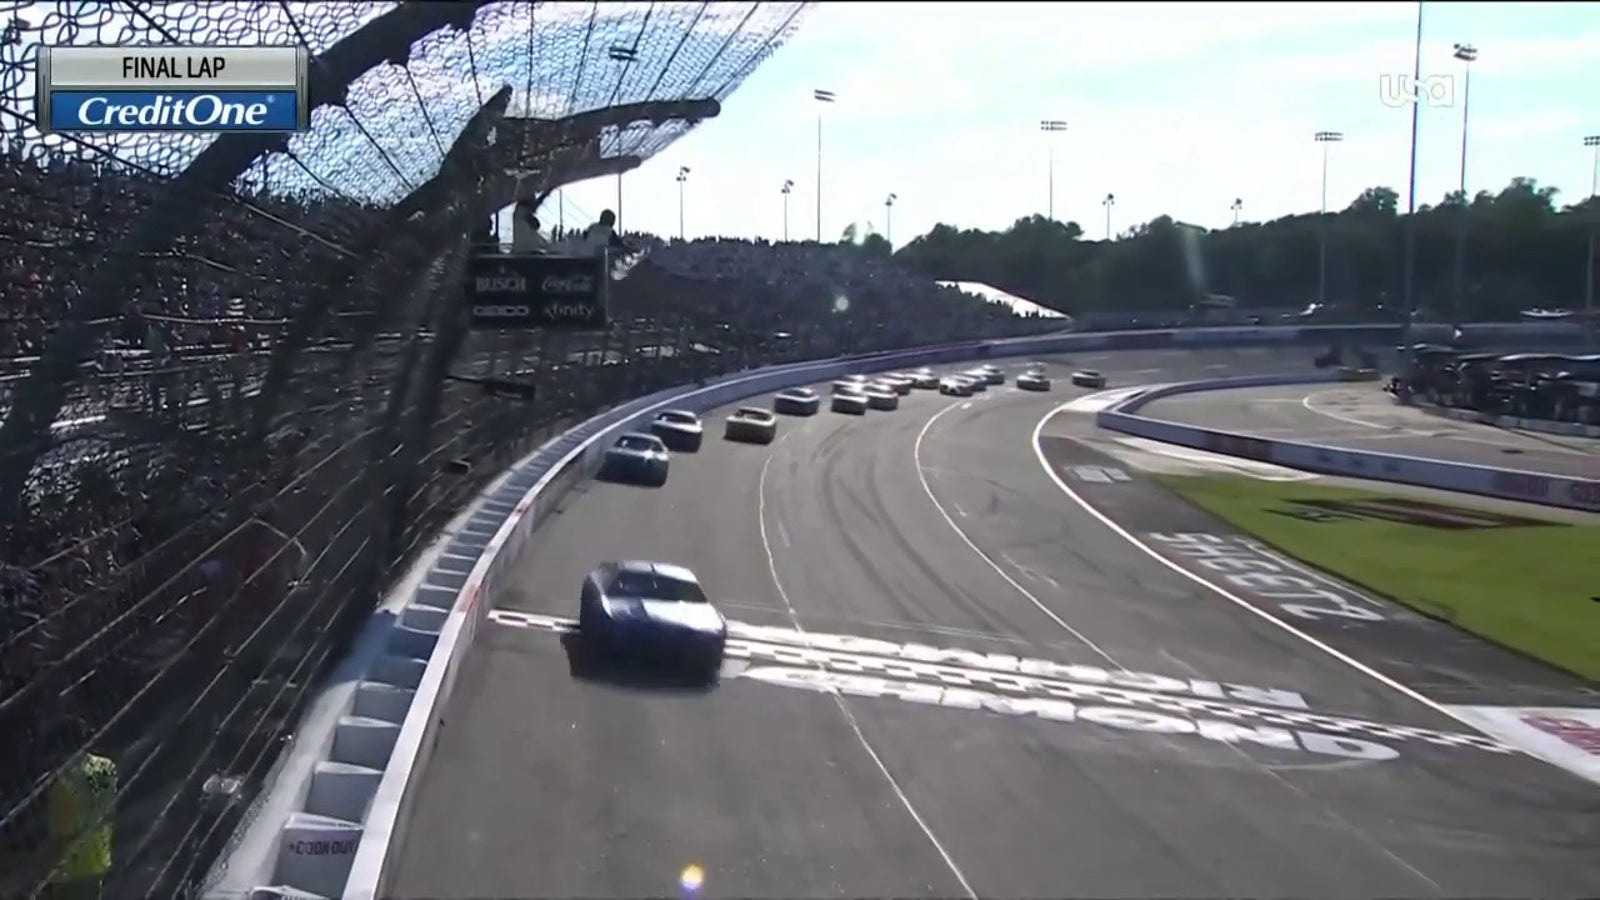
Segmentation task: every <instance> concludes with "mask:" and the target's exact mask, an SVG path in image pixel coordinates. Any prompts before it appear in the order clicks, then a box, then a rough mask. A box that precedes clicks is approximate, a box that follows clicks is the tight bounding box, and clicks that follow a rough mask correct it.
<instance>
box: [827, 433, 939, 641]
mask: <svg viewBox="0 0 1600 900" xmlns="http://www.w3.org/2000/svg"><path fill="white" fill-rule="evenodd" d="M853 430H854V429H844V428H841V429H838V431H836V432H835V433H834V434H835V435H836V434H839V433H840V432H846V431H853ZM833 437H834V435H829V438H830V439H829V440H825V441H823V443H822V444H821V445H820V446H819V448H818V450H819V455H820V457H821V459H820V460H819V463H820V464H819V466H818V468H817V476H818V480H819V481H820V482H821V483H822V490H821V491H820V492H819V494H820V495H821V499H822V506H823V515H824V516H825V517H826V519H827V520H828V523H831V524H832V528H831V529H829V530H830V531H831V532H832V534H833V536H834V538H835V540H836V542H837V543H842V544H843V545H844V548H845V552H847V553H849V554H850V556H851V557H852V558H853V559H854V561H855V564H856V567H857V568H858V569H860V570H861V572H862V574H863V575H865V576H866V578H867V580H868V581H869V582H871V584H872V586H873V587H874V588H876V589H877V591H878V593H879V594H880V595H881V596H882V597H883V598H884V599H885V600H888V601H889V602H890V603H891V604H892V605H893V607H894V610H895V614H896V616H897V617H899V618H903V619H906V620H908V621H909V620H912V619H913V618H914V616H915V611H914V610H913V609H912V607H911V605H910V604H908V603H906V602H905V600H904V598H902V597H901V595H900V592H899V591H897V590H896V589H895V587H894V586H893V585H892V584H890V583H889V581H888V580H887V579H886V578H884V577H883V575H882V573H880V572H879V568H880V567H879V566H877V565H875V564H874V563H873V561H872V558H871V557H870V556H869V555H868V554H867V552H866V551H865V550H864V549H863V548H862V546H861V542H860V541H856V540H852V539H851V538H850V532H851V529H850V528H849V527H848V526H847V524H846V519H845V513H844V510H843V509H842V508H841V506H840V498H839V494H840V492H841V490H842V488H843V484H844V481H843V479H842V478H840V477H839V466H840V463H841V462H843V461H844V460H845V459H846V456H845V453H844V450H845V448H846V447H847V446H849V445H847V444H845V443H844V442H842V441H835V440H832V438H833ZM843 493H844V495H845V500H846V501H847V502H848V503H849V504H850V505H852V506H858V507H859V506H860V500H859V499H858V498H856V497H855V496H854V492H851V491H843ZM862 511H863V512H864V514H865V515H866V517H867V518H868V520H869V521H872V522H873V524H874V525H876V526H877V528H878V530H879V531H887V530H888V529H887V528H885V527H884V524H883V523H882V522H881V521H877V520H876V519H875V518H874V517H873V515H872V513H871V512H870V511H866V510H862ZM837 599H841V600H842V599H843V598H837ZM848 611H849V612H853V613H857V614H859V613H860V612H862V610H861V609H859V608H858V607H856V606H852V607H849V608H848Z"/></svg>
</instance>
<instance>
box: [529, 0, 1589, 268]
mask: <svg viewBox="0 0 1600 900" xmlns="http://www.w3.org/2000/svg"><path fill="white" fill-rule="evenodd" d="M1416 10H1417V6H1416V4H1414V3H1386V2H1372V3H1271V2H1268V3H1203V2H1196V3H1171V4H1166V3H1060V4H1056V3H1003V2H986V3H871V2H849V3H822V4H820V5H819V6H818V7H817V8H816V9H814V10H812V11H811V12H809V13H808V14H807V18H806V19H805V21H804V24H803V25H802V26H801V28H800V31H799V33H798V34H797V35H796V36H795V37H794V38H793V39H792V40H791V41H790V43H789V44H788V45H787V46H785V47H784V48H783V49H781V50H779V51H778V53H777V54H776V55H775V56H774V57H773V58H772V59H770V60H769V61H767V62H766V63H765V64H764V65H763V66H762V67H761V68H759V69H758V70H757V71H756V72H755V74H754V75H752V76H751V77H750V78H749V80H748V81H746V82H745V83H744V85H743V86H742V87H741V88H740V89H739V90H738V91H737V92H735V93H734V95H733V96H732V97H731V98H730V99H729V100H728V101H727V102H726V103H725V104H724V108H723V111H722V114H721V115H720V116H719V117H718V118H716V119H713V120H710V121H708V122H707V123H705V124H703V125H701V126H700V127H699V128H698V129H696V130H695V131H693V132H691V133H690V134H689V135H688V136H687V137H685V138H683V139H682V140H680V141H678V142H677V143H675V144H673V145H672V146H670V147H668V148H667V149H666V150H665V151H663V152H662V153H661V154H659V155H658V156H656V157H654V158H652V159H651V160H649V161H647V162H646V163H645V164H644V165H643V166H641V167H640V168H639V169H637V170H635V171H633V172H631V173H628V174H627V175H625V176H624V177H623V179H622V187H621V191H622V215H621V219H622V226H623V229H624V230H625V231H629V232H632V231H639V230H643V231H649V232H652V233H656V234H660V235H663V236H668V237H675V236H677V234H678V232H679V185H678V184H677V182H676V175H677V173H678V170H679V167H683V166H686V167H688V168H689V169H690V173H689V175H688V180H687V181H686V182H684V184H683V186H682V187H683V193H682V196H683V206H682V209H683V226H684V231H685V233H686V234H687V236H689V237H691V238H693V237H699V236H728V237H745V238H766V239H769V240H780V239H782V238H783V236H784V204H783V195H782V193H781V192H780V188H781V186H782V183H783V182H784V181H785V180H786V179H792V180H793V181H794V183H795V184H794V188H793V192H792V193H791V194H790V196H789V212H788V228H789V237H790V238H791V239H794V240H809V239H814V238H815V237H816V236H817V196H818V191H817V185H818V183H819V181H818V175H817V161H818V152H817V144H818V138H817V135H818V114H819V112H820V113H821V115H822V123H821V144H822V154H821V160H822V174H821V181H820V183H821V185H822V234H823V236H824V237H825V238H826V239H828V240H837V239H838V237H839V235H840V234H841V232H842V231H843V229H844V228H845V226H846V225H848V224H850V223H856V224H857V226H858V228H865V227H867V226H868V225H870V226H871V227H872V228H873V229H875V230H876V231H877V232H878V233H880V234H887V235H888V236H889V237H890V238H891V240H892V241H893V242H894V244H895V245H896V246H901V245H903V244H905V243H906V242H908V241H910V240H911V239H913V238H915V237H916V236H918V235H920V234H923V233H925V232H927V231H928V230H929V229H930V228H932V227H933V226H934V225H935V224H937V223H940V222H943V223H946V224H950V225H953V226H956V227H960V228H982V229H1003V228H1005V227H1007V226H1009V225H1010V224H1011V223H1012V222H1013V221H1015V220H1016V219H1017V218H1019V217H1022V216H1027V215H1035V214H1038V215H1044V214H1046V212H1047V209H1048V204H1049V198H1050V191H1049V187H1048V186H1049V182H1050V172H1051V164H1050V159H1051V157H1052V155H1053V157H1054V174H1055V179H1054V180H1055V192H1054V193H1055V199H1054V206H1055V215H1056V218H1058V219H1062V220H1066V221H1076V222H1078V223H1080V225H1081V226H1082V227H1083V229H1084V231H1085V232H1086V234H1087V236H1089V237H1091V238H1096V239H1099V238H1103V237H1104V236H1105V232H1106V209H1105V206H1104V205H1103V200H1104V198H1105V196H1106V195H1107V194H1108V193H1110V194H1114V195H1115V197H1116V202H1115V205H1114V206H1113V208H1112V210H1111V214H1112V220H1111V227H1112V231H1113V232H1114V233H1120V232H1122V231H1124V230H1126V229H1127V228H1129V227H1130V226H1132V225H1135V224H1138V223H1143V222H1147V221H1149V220H1151V219H1153V218H1155V217H1157V216H1160V215H1170V216H1172V217H1173V218H1175V219H1178V220H1180V221H1184V222H1190V223H1194V224H1197V225H1202V226H1205V227H1208V228H1222V227H1227V226H1228V225H1229V224H1231V223H1232V221H1233V215H1234V214H1233V212H1232V211H1231V208H1230V207H1231V205H1232V204H1233V201H1234V200H1235V199H1239V200H1242V201H1243V204H1242V212H1241V217H1242V220H1243V221H1262V220H1269V219H1274V218H1277V217H1280V216H1283V215H1288V214H1292V213H1304V212H1312V211H1315V210H1316V209H1318V208H1319V207H1320V205H1321V203H1322V196H1321V188H1322V181H1321V178H1322V163H1323V153H1322V151H1323V150H1324V149H1325V148H1324V145H1321V144H1317V143H1315V142H1314V141H1313V134H1314V133H1316V132H1318V131H1339V132H1342V133H1343V134H1344V140H1343V142H1341V143H1338V144H1333V145H1328V146H1327V147H1326V149H1327V150H1328V151H1329V152H1328V206H1329V208H1333V209H1338V208H1343V207H1344V206H1346V205H1348V204H1349V203H1350V201H1351V200H1353V199H1354V198H1355V197H1356V196H1357V195H1359V194H1360V193H1361V191H1362V190H1364V189H1366V188H1368V187H1373V186H1378V185H1387V186H1389V187H1392V188H1394V189H1395V190H1397V191H1398V192H1399V194H1400V198H1401V200H1400V202H1401V207H1402V208H1404V206H1405V203H1406V186H1407V176H1408V166H1409V152H1410V149H1409V148H1410V129H1411V112H1410V108H1409V105H1407V104H1405V103H1404V102H1403V101H1402V102H1400V103H1399V104H1398V105H1396V101H1395V96H1396V92H1397V91H1399V90H1403V89H1404V88H1405V86H1406V84H1408V82H1404V81H1402V80H1400V79H1401V77H1404V78H1409V76H1410V73H1411V70H1412V47H1413V41H1414V38H1415V30H1416ZM1456 43H1468V44H1471V45H1473V46H1476V47H1477V48H1478V51H1479V57H1478V61H1477V62H1475V63H1473V64H1472V67H1471V71H1472V75H1471V81H1470V92H1469V91H1468V90H1467V89H1466V87H1467V84H1466V79H1465V77H1464V64H1463V63H1461V62H1458V61H1456V60H1455V59H1454V58H1453V56H1452V48H1453V45H1454V44H1456ZM1596 60H1600V3H1464V2H1430V3H1427V4H1426V7H1425V11H1424V25H1423V43H1422V73H1423V77H1424V79H1432V80H1430V81H1429V82H1428V83H1429V84H1430V85H1432V86H1433V87H1434V89H1435V90H1436V91H1437V93H1436V95H1435V96H1434V97H1432V98H1431V100H1430V101H1425V102H1424V104H1423V107H1422V112H1421V125H1420V133H1419V134H1420V136H1419V142H1418V151H1417V204H1418V206H1422V205H1425V204H1431V203H1437V202H1438V201H1439V199H1440V198H1441V197H1443V196H1444V195H1445V194H1446V193H1447V192H1449V191H1453V190H1455V189H1457V186H1458V184H1459V180H1460V155H1461V130H1462V111H1463V105H1464V101H1466V100H1467V98H1468V97H1469V96H1470V108H1469V113H1470V119H1469V128H1468V135H1469V142H1468V160H1467V186H1468V190H1469V191H1472V192H1476V191H1477V190H1481V189H1492V190H1498V189H1499V188H1501V187H1503V186H1504V185H1505V184H1506V183H1507V182H1509V181H1510V179H1511V178H1513V177H1516V176H1525V177H1529V178H1533V179H1536V180H1537V181H1538V182H1539V183H1540V184H1541V185H1549V186H1554V187H1556V188H1558V189H1559V193H1558V195H1557V200H1558V202H1559V201H1565V202H1568V203H1571V202H1577V201H1579V200H1581V199H1582V198H1583V197H1586V196H1588V194H1589V193H1590V190H1591V177H1592V174H1591V173H1592V172H1593V165H1594V160H1595V156H1594V151H1593V150H1592V149H1588V148H1585V147H1584V146H1583V138H1584V136H1585V135H1593V134H1600V103H1597V102H1596V101H1595V97H1596V93H1595V91H1596V88H1597V87H1600V80H1597V75H1596V73H1595V71H1594V68H1593V67H1594V63H1595V61H1596ZM817 88H822V89H826V90H831V91H833V92H835V94H836V95H837V97H838V102H837V103H834V104H827V105H825V104H820V103H817V102H816V101H814V100H813V99H812V91H813V90H814V89H817ZM1386 93H1387V98H1386ZM1452 93H1453V95H1454V96H1453V97H1452V96H1450V94H1452ZM1430 103H1435V104H1438V105H1430ZM1041 119H1061V120H1065V121H1066V122H1067V123H1068V130H1067V132H1066V133H1065V134H1056V135H1045V134H1043V133H1041V132H1040V130H1039V122H1040V120H1041ZM1052 138H1053V139H1054V140H1052ZM1052 148H1053V152H1052ZM891 193H892V194H894V195H896V198H897V199H896V201H895V203H894V206H893V207H892V210H889V211H887V212H888V215H886V209H885V205H884V201H885V200H886V198H887V197H888V195H889V194H891ZM616 206H617V180H616V179H615V178H611V177H608V178H602V179H596V180H594V181H590V182H584V183H580V184H576V185H573V186H571V187H569V188H567V189H565V190H564V191H563V192H562V203H561V204H557V202H556V200H555V199H552V200H551V201H550V203H549V204H548V205H547V206H546V207H545V209H543V210H541V212H540V218H541V219H542V220H544V222H545V223H546V224H547V225H553V224H556V223H557V222H559V221H562V220H565V221H566V224H568V225H569V226H571V225H573V224H574V223H576V224H587V222H589V221H592V219H593V218H594V216H595V215H597V214H598V213H599V211H600V210H602V209H607V208H615V207H616Z"/></svg>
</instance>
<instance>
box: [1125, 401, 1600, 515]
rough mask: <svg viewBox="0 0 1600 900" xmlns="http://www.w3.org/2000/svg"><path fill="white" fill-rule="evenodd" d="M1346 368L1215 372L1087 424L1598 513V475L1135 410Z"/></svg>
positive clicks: (1304, 465)
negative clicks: (1306, 437)
mask: <svg viewBox="0 0 1600 900" xmlns="http://www.w3.org/2000/svg"><path fill="white" fill-rule="evenodd" d="M1346 380H1348V378H1347V377H1346V373H1344V372H1337V373H1332V374H1321V373H1318V374H1315V375H1287V376H1262V377H1247V378H1222V379H1216V380H1210V381H1191V382H1186V383H1184V384H1174V385H1167V386H1165V387H1159V388H1155V389H1152V390H1149V391H1146V392H1144V393H1142V394H1139V395H1137V396H1135V397H1131V398H1129V399H1127V400H1124V401H1122V402H1120V403H1117V404H1114V405H1112V406H1110V407H1108V408H1107V409H1104V410H1101V411H1100V412H1098V413H1096V414H1095V424H1097V425H1099V426H1100V427H1101V428H1106V429H1109V430H1111V431H1119V432H1122V433H1123V434H1131V435H1135V436H1137V437H1142V438H1148V439H1150V440H1154V441H1162V442H1164V443H1168V444H1177V445H1179V446H1183V447H1193V448H1196V449H1199V450H1208V451H1210V452H1213V453H1222V454H1225V455H1228V456H1238V457H1243V458H1245V459H1253V460H1256V461H1258V462H1265V463H1273V464H1275V465H1280V466H1285V467H1288V468H1291V469H1300V470H1302V471H1306V472H1317V473H1320V474H1323V475H1343V476H1346V477H1350V478H1365V479H1371V480H1375V481H1389V482H1394V483H1396V484H1409V485H1413V486H1416V487H1427V488H1437V489H1440V490H1446V491H1456V492H1460V493H1466V494H1477V495H1479V496H1483V497H1496V498H1499V499H1502V500H1519V501H1522V502H1524V503H1537V504H1540V505H1543V506H1557V507H1563V508H1566V509H1578V510H1585V511H1589V512H1600V481H1597V480H1593V479H1588V478H1572V477H1568V476H1565V475H1553V474H1550V473H1548V472H1532V471H1527V470H1524V469H1504V468H1497V467H1494V466H1481V465H1474V464H1472V463H1458V462H1444V461H1441V460H1436V459H1424V458H1421V457H1416V456H1406V455H1403V454H1399V453H1378V452H1372V451H1363V450H1350V449H1347V448H1342V447H1328V446H1325V445H1322V444H1314V443H1308V442H1302V441H1283V440H1274V439H1271V438H1264V437H1258V436H1256V435H1251V434H1245V433H1242V432H1236V431H1221V430H1217V429H1211V428H1199V427H1196V426H1193V425H1184V424H1180V423H1177V422H1165V421H1162V420H1160V419H1152V418H1149V417H1147V416H1140V415H1136V413H1137V412H1138V410H1139V409H1140V408H1141V407H1143V406H1145V405H1146V404H1148V403H1151V402H1154V401H1156V400H1160V399H1162V398H1163V397H1172V396H1176V395H1178V394H1188V393H1194V392H1197V391H1215V390H1229V389H1236V388H1249V387H1265V386H1269V385H1279V384H1283V385H1288V384H1326V383H1329V382H1338V381H1346Z"/></svg>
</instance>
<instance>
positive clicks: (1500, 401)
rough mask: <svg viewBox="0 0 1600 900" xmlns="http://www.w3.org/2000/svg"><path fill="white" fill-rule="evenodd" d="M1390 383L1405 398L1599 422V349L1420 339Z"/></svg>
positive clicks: (1493, 411) (1511, 414)
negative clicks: (1468, 348) (1474, 348)
mask: <svg viewBox="0 0 1600 900" xmlns="http://www.w3.org/2000/svg"><path fill="white" fill-rule="evenodd" d="M1412 360H1413V362H1412V365H1411V367H1410V369H1409V371H1407V372H1406V373H1404V374H1403V375H1400V376H1397V377H1396V378H1395V379H1394V380H1393V381H1391V383H1390V387H1389V389H1390V391H1391V392H1393V393H1395V394H1397V395H1398V396H1400V397H1401V398H1402V399H1404V400H1407V401H1421V402H1423V403H1429V404H1433V405H1437V406H1444V407H1450V408H1454V409H1463V410H1472V411H1476V412H1480V413H1483V414H1485V415H1489V416H1507V417H1513V418H1519V419H1543V420H1547V421H1551V422H1561V423H1568V424H1572V425H1588V426H1597V427H1600V354H1589V355H1572V354H1559V353H1510V354H1506V353H1497V352H1486V353H1479V352H1464V351H1461V350H1458V349H1455V348H1450V347H1442V346H1427V345H1420V346H1418V347H1415V348H1413V351H1412Z"/></svg>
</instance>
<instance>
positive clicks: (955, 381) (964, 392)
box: [939, 375, 972, 397]
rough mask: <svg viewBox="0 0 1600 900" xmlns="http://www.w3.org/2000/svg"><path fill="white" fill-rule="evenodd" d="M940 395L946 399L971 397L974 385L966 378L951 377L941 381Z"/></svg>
mask: <svg viewBox="0 0 1600 900" xmlns="http://www.w3.org/2000/svg"><path fill="white" fill-rule="evenodd" d="M939 393H941V394H943V395H945V396H946V397H971V396H972V383H971V382H970V381H967V380H966V379H965V378H957V377H955V376H953V375H952V376H949V377H946V378H941V379H939Z"/></svg>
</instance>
